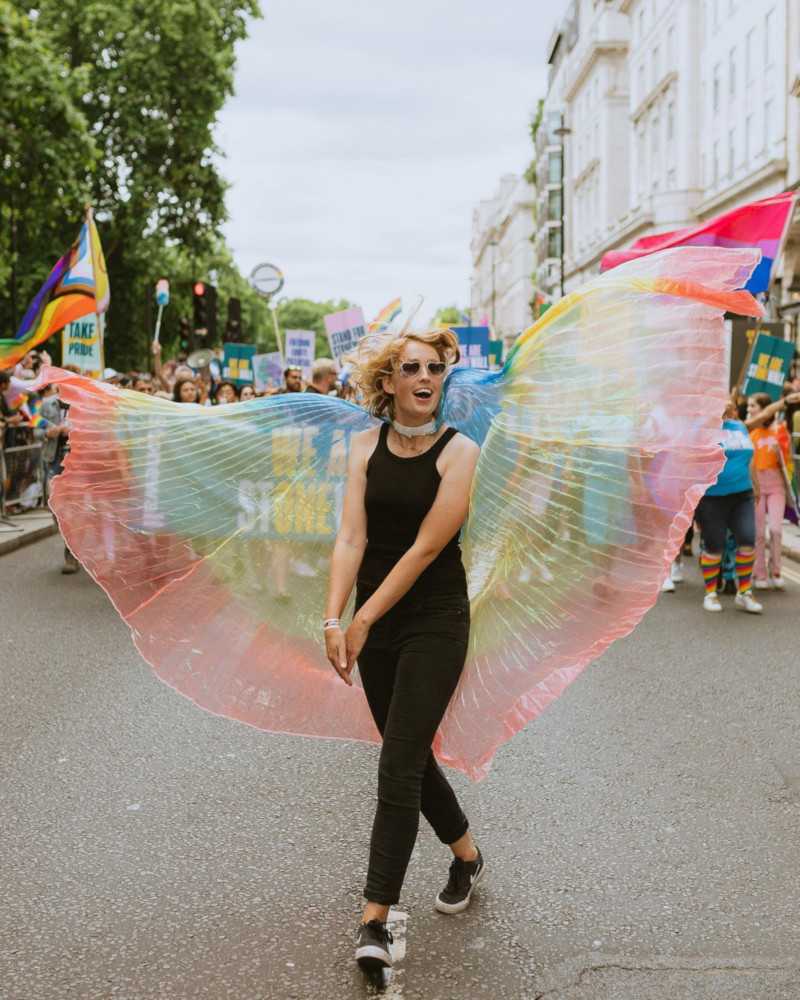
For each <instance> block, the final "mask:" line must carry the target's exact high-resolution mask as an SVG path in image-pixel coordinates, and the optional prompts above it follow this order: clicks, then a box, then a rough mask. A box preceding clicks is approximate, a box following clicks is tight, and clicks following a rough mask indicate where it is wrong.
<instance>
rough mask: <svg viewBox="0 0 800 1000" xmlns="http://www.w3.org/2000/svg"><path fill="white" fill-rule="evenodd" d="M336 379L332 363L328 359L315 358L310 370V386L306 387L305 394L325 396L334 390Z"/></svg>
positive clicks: (334, 367)
mask: <svg viewBox="0 0 800 1000" xmlns="http://www.w3.org/2000/svg"><path fill="white" fill-rule="evenodd" d="M337 377H338V373H337V371H336V363H335V362H334V361H332V360H331V359H330V358H317V360H316V361H315V362H314V365H313V367H312V369H311V384H310V385H308V386H307V387H306V392H316V393H319V394H320V395H322V396H327V395H328V394H329V393H330V392H332V391H333V390H334V389H335V388H336V380H337Z"/></svg>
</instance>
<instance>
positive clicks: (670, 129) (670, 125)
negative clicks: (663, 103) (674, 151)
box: [667, 101, 675, 142]
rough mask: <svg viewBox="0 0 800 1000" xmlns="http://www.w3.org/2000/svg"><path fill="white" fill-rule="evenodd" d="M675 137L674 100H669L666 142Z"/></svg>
mask: <svg viewBox="0 0 800 1000" xmlns="http://www.w3.org/2000/svg"><path fill="white" fill-rule="evenodd" d="M674 138H675V102H674V101H670V102H669V104H668V105H667V142H672V140H673V139H674Z"/></svg>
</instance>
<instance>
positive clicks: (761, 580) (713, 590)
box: [661, 362, 800, 614]
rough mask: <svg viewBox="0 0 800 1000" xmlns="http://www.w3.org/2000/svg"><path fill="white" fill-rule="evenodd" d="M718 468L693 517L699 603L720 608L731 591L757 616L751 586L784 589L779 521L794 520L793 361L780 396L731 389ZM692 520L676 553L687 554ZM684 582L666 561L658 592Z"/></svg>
mask: <svg viewBox="0 0 800 1000" xmlns="http://www.w3.org/2000/svg"><path fill="white" fill-rule="evenodd" d="M720 443H721V444H722V447H723V449H724V452H725V465H724V466H723V469H722V471H721V472H720V474H719V476H718V477H717V481H716V482H715V483H714V484H713V485H712V486H711V487H709V489H708V490H707V491H706V493H705V496H703V498H702V499H701V501H700V503H699V504H698V506H697V509H696V510H695V514H694V522H695V524H696V525H697V527H698V528H699V531H700V539H699V560H700V570H701V573H702V576H703V585H704V596H703V608H704V609H705V610H706V611H709V612H712V613H715V612H720V611H722V610H723V605H722V603H721V601H720V597H719V595H720V594H721V593H727V594H733V595H734V604H735V606H736V607H737V608H739V609H740V610H742V611H745V612H747V613H749V614H761V613H762V612H763V611H764V605H763V604H762V603H761V602H760V601H759V600H757V599H756V597H755V595H754V594H753V591H754V590H758V591H768V590H778V591H780V590H784V589H785V587H786V585H785V582H784V579H783V574H782V572H781V560H782V548H783V525H784V522H785V521H787V520H788V521H792V522H794V523H795V524H797V521H798V509H797V494H796V490H795V478H794V477H795V463H796V461H797V460H798V457H800V456H799V455H798V452H799V451H800V370H799V369H798V364H797V362H795V363H794V364H793V366H792V370H791V375H790V379H789V380H788V381H787V382H786V383H785V385H784V390H783V394H782V396H781V397H780V398H779V399H777V400H773V399H772V397H771V396H770V395H768V394H767V393H765V392H757V393H754V394H753V395H751V396H749V397H745V396H743V395H742V394H741V393H739V392H737V391H736V390H734V392H733V393H732V394H731V398H730V401H729V403H728V405H727V407H726V409H725V413H724V415H723V420H722V436H721V441H720ZM693 536H694V525H693V526H692V527H691V528H690V529H689V532H688V534H687V536H686V539H685V540H684V545H683V549H682V553H681V555H682V556H683V555H693V541H694V538H693ZM683 579H684V573H683V561H682V558H681V557H679V558H678V559H677V560H676V561H675V562H674V563H673V565H672V568H671V571H670V574H669V576H668V577H667V579H666V580H665V581H664V584H663V585H662V588H661V589H662V591H663V592H665V593H672V592H674V590H675V584H676V583H682V582H683Z"/></svg>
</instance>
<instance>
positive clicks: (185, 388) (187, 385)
mask: <svg viewBox="0 0 800 1000" xmlns="http://www.w3.org/2000/svg"><path fill="white" fill-rule="evenodd" d="M172 398H173V400H174V401H175V402H176V403H198V402H199V401H200V390H199V389H198V388H197V383H196V382H195V380H194V378H179V379H177V381H176V382H175V385H174V386H173V388H172Z"/></svg>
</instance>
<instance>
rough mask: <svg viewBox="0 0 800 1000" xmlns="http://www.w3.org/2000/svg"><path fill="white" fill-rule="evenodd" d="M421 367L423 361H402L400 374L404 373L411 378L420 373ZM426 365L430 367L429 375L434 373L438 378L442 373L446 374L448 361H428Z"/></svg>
mask: <svg viewBox="0 0 800 1000" xmlns="http://www.w3.org/2000/svg"><path fill="white" fill-rule="evenodd" d="M421 367H422V362H421V361H401V362H400V374H401V375H404V376H405V377H406V378H411V377H412V376H414V375H419V371H420V368H421ZM425 367H426V368H427V369H428V374H429V375H433V376H435V377H437V378H438V377H439V376H440V375H444V373H445V369H446V368H447V363H446V362H444V361H426V362H425Z"/></svg>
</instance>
